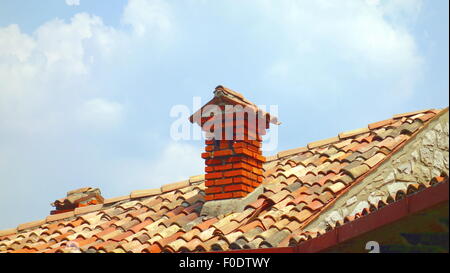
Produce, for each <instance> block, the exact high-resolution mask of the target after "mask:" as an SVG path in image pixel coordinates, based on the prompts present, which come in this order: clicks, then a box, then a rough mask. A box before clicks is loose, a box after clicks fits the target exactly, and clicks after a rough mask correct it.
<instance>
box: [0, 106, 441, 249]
mask: <svg viewBox="0 0 450 273" xmlns="http://www.w3.org/2000/svg"><path fill="white" fill-rule="evenodd" d="M445 111H448V109H445V110H443V111H439V110H426V111H419V112H414V113H406V114H402V115H396V116H394V117H393V118H391V119H388V120H384V121H380V122H376V123H372V124H369V125H368V126H367V127H365V128H361V129H358V130H354V131H350V132H345V133H341V134H339V135H338V136H336V137H334V138H330V139H327V140H322V141H317V142H313V143H310V144H308V145H307V147H304V148H298V149H293V150H289V151H284V152H280V153H278V154H277V155H276V156H272V157H268V162H267V163H265V165H264V169H265V173H264V175H265V181H264V183H263V185H262V187H264V190H263V194H261V195H260V196H258V198H257V200H256V201H255V202H253V203H251V204H248V205H247V206H246V207H245V208H244V210H243V211H241V212H235V213H230V214H228V215H221V216H219V217H209V216H201V215H200V211H201V208H202V205H203V203H204V202H205V201H204V190H205V185H204V180H203V176H197V177H191V178H190V179H189V180H187V181H183V182H179V183H174V184H169V185H165V186H163V187H161V188H160V189H152V190H143V191H134V192H132V193H131V194H130V195H128V196H124V197H118V198H112V199H106V200H105V203H104V204H99V205H92V206H87V207H82V208H77V209H75V210H74V211H71V212H67V213H62V214H56V215H50V216H48V217H47V218H46V219H43V220H40V221H35V222H31V223H26V224H22V225H19V226H18V227H17V228H15V229H10V230H3V231H0V252H79V251H83V252H84V251H87V252H162V251H167V252H180V251H189V252H191V251H218V250H219V251H220V250H230V249H243V248H250V249H252V248H263V247H282V246H288V245H289V244H295V243H298V242H299V241H301V240H306V239H308V238H310V237H315V236H317V235H319V234H320V233H321V231H318V232H315V233H312V232H311V233H309V232H305V229H304V227H305V226H306V225H307V224H308V223H309V222H310V221H311V220H312V219H314V218H315V217H316V216H317V215H319V214H320V213H321V211H322V210H323V209H324V207H326V206H327V204H329V203H331V202H333V201H334V200H336V199H337V198H338V197H339V196H340V194H341V193H342V192H343V191H344V189H345V188H349V187H351V186H352V185H353V183H355V181H357V180H358V178H360V177H362V176H364V175H366V174H368V173H370V172H372V171H373V170H375V169H376V168H377V167H378V165H379V163H380V162H382V161H383V160H384V159H385V158H387V157H389V156H390V155H392V154H393V153H395V152H396V151H397V150H398V149H400V148H401V146H402V145H404V144H405V143H406V142H407V141H408V139H410V138H411V136H413V135H414V134H417V132H419V131H420V130H421V129H422V128H425V125H426V124H427V123H429V122H430V121H431V120H433V118H435V117H436V115H440V114H441V113H442V112H445ZM447 130H448V128H447ZM447 153H448V150H447ZM446 175H448V174H446ZM443 180H445V179H444V177H440V176H439V177H435V178H433V183H434V182H440V181H443ZM431 184H432V183H425V184H420V185H419V184H417V185H414V186H412V187H411V188H408V193H410V192H414V191H417V190H420V189H422V188H424V187H429V186H430V185H431ZM394 201H395V196H394V198H388V199H387V200H381V201H380V203H379V204H380V205H383V204H385V203H389V202H394ZM375 209H376V208H375ZM364 213H370V210H367V209H365V210H364V211H362V212H361V213H358V214H356V215H353V216H352V217H347V218H346V219H345V221H351V220H353V219H354V218H355V217H359V216H361V215H363V214H364ZM323 232H325V230H324V231H323Z"/></svg>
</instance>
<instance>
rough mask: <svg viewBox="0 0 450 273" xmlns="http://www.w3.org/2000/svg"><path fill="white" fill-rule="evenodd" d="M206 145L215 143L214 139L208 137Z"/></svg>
mask: <svg viewBox="0 0 450 273" xmlns="http://www.w3.org/2000/svg"><path fill="white" fill-rule="evenodd" d="M205 144H206V145H214V139H207V140H205Z"/></svg>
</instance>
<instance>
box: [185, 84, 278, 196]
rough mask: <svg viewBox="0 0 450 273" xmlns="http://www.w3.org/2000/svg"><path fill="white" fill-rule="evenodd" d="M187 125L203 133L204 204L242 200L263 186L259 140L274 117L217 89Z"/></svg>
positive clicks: (263, 160)
mask: <svg viewBox="0 0 450 273" xmlns="http://www.w3.org/2000/svg"><path fill="white" fill-rule="evenodd" d="M190 121H191V122H192V123H194V122H195V123H197V124H199V125H200V126H201V127H202V130H203V131H205V132H206V137H207V139H206V141H205V142H206V147H205V152H204V153H202V158H203V159H205V165H206V166H205V172H206V175H205V179H206V182H205V184H206V187H207V188H206V191H205V193H206V196H205V199H206V201H211V200H224V199H232V198H242V197H245V196H247V194H249V193H251V192H252V191H253V190H254V189H255V188H256V187H258V186H259V185H260V184H261V183H262V182H263V180H264V177H263V167H262V165H263V163H264V162H265V157H264V156H263V155H262V151H261V147H262V136H263V135H265V134H266V129H269V126H270V123H273V124H279V122H278V121H277V118H276V117H272V116H270V114H269V113H266V112H264V111H263V110H261V109H259V108H258V107H257V106H256V105H255V104H253V103H251V102H250V101H248V100H247V99H245V98H244V97H243V96H242V95H241V94H239V93H237V92H235V91H233V90H230V89H228V88H225V87H223V86H220V85H219V86H217V87H216V89H215V91H214V98H213V99H212V100H210V101H209V102H208V103H206V104H205V105H204V106H203V107H201V109H200V110H198V111H197V112H196V113H194V114H193V115H192V116H191V117H190Z"/></svg>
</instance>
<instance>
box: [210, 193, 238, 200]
mask: <svg viewBox="0 0 450 273" xmlns="http://www.w3.org/2000/svg"><path fill="white" fill-rule="evenodd" d="M232 197H233V194H232V193H231V192H225V193H219V194H214V199H215V200H217V199H228V198H232Z"/></svg>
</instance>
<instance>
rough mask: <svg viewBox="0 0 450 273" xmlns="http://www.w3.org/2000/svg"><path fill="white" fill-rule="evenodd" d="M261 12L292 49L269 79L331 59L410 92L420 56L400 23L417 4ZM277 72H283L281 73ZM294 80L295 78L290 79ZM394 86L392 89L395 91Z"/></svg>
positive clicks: (276, 6)
mask: <svg viewBox="0 0 450 273" xmlns="http://www.w3.org/2000/svg"><path fill="white" fill-rule="evenodd" d="M262 3H263V4H262V5H261V7H262V11H263V12H264V14H265V15H266V16H268V17H269V18H270V19H271V22H276V23H275V24H279V26H280V27H281V29H282V30H283V31H285V34H286V36H287V37H289V38H288V40H290V41H291V42H292V43H294V44H295V45H296V46H295V48H294V51H293V52H291V54H290V55H289V58H286V59H285V60H277V61H276V62H275V63H274V64H273V67H271V68H269V69H268V73H269V75H274V74H275V75H276V74H277V73H278V74H281V75H284V74H285V73H288V71H286V69H285V67H293V68H294V69H293V70H294V71H295V68H296V67H299V66H300V67H301V66H305V65H306V64H307V63H310V62H314V58H316V59H317V60H324V59H325V60H326V58H329V57H332V58H336V59H338V60H341V61H342V62H344V63H347V65H348V67H346V69H353V70H354V71H355V76H358V77H362V78H364V77H365V78H368V77H370V78H376V79H384V80H388V81H392V82H393V85H394V86H395V85H398V86H401V87H403V88H406V90H407V91H406V94H407V93H409V92H412V89H413V87H414V85H415V83H416V80H417V79H418V78H420V75H421V72H422V71H421V69H422V62H423V60H422V58H421V56H420V54H419V52H418V49H417V45H416V43H415V40H414V37H413V36H412V34H411V33H410V32H409V31H408V30H407V29H406V28H405V27H404V24H403V23H402V22H403V21H402V20H400V18H402V16H401V14H403V17H404V16H406V15H414V14H417V13H418V11H419V10H420V3H421V1H418V0H417V1H416V0H412V1H406V0H401V1H386V2H380V1H376V0H367V1H366V2H363V1H350V0H342V1H297V0H295V1H294V0H292V1H281V2H278V1H277V2H273V1H265V2H262ZM280 69H281V70H280ZM290 76H293V75H290ZM398 86H396V87H398Z"/></svg>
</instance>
